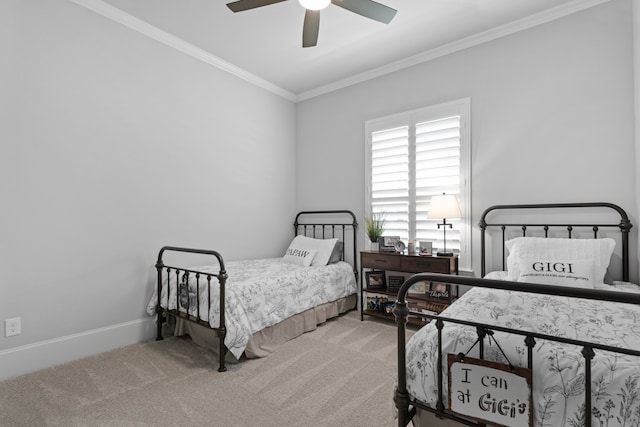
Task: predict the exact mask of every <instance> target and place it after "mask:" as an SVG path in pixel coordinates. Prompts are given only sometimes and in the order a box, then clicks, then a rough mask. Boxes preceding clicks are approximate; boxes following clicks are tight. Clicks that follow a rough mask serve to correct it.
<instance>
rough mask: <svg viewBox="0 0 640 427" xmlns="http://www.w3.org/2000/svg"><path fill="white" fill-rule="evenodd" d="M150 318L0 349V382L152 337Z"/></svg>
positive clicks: (152, 327)
mask: <svg viewBox="0 0 640 427" xmlns="http://www.w3.org/2000/svg"><path fill="white" fill-rule="evenodd" d="M154 319H155V318H153V317H149V318H144V319H138V320H132V321H130V322H125V323H120V324H117V325H112V326H107V327H104V328H99V329H93V330H90V331H85V332H81V333H78V334H73V335H67V336H64V337H60V338H55V339H51V340H47V341H40V342H37V343H33V344H29V345H24V346H20V347H15V348H11V349H8V350H3V351H0V381H2V380H6V379H9V378H13V377H17V376H19V375H23V374H28V373H30V372H35V371H38V370H40V369H45V368H50V367H52V366H57V365H61V364H63V363H67V362H71V361H73V360H77V359H81V358H83V357H88V356H93V355H96V354H99V353H104V352H105V351H109V350H113V349H116V348H120V347H124V346H127V345H131V344H135V343H138V342H141V341H146V340H150V339H153V338H154V337H155V322H154Z"/></svg>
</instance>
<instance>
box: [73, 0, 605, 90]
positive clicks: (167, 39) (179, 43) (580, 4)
mask: <svg viewBox="0 0 640 427" xmlns="http://www.w3.org/2000/svg"><path fill="white" fill-rule="evenodd" d="M70 1H72V2H73V3H76V4H78V5H80V6H82V7H85V8H87V9H89V10H91V11H93V12H95V13H98V14H100V15H102V16H104V17H106V18H109V19H111V20H113V21H115V22H117V23H119V24H121V25H124V26H125V27H128V28H130V29H132V30H134V31H137V32H139V33H140V34H143V35H145V36H147V37H149V38H152V39H154V40H157V41H159V42H161V43H163V44H165V45H167V46H169V47H172V48H174V49H176V50H179V51H180V52H183V53H185V54H187V55H189V56H192V57H193V58H196V59H199V60H201V61H203V62H205V63H207V64H209V65H212V66H214V67H216V68H219V69H221V70H223V71H226V72H228V73H229V74H232V75H234V76H236V77H238V78H240V79H242V80H245V81H247V82H249V83H251V84H253V85H255V86H258V87H260V88H262V89H265V90H267V91H269V92H272V93H274V94H276V95H278V96H281V97H283V98H285V99H287V100H289V101H292V102H300V101H304V100H307V99H311V98H315V97H317V96H320V95H324V94H327V93H330V92H334V91H336V90H340V89H344V88H346V87H349V86H353V85H356V84H359V83H362V82H365V81H367V80H371V79H375V78H378V77H381V76H384V75H387V74H390V73H394V72H397V71H400V70H403V69H405V68H409V67H413V66H414V65H418V64H422V63H424V62H428V61H431V60H433V59H436V58H440V57H442V56H445V55H449V54H452V53H455V52H459V51H461V50H464V49H467V48H469V47H473V46H477V45H480V44H483V43H487V42H490V41H493V40H496V39H499V38H501V37H505V36H508V35H511V34H514V33H517V32H520V31H523V30H527V29H529V28H533V27H536V26H538V25H542V24H546V23H548V22H551V21H555V20H557V19H560V18H563V17H565V16H568V15H571V14H574V13H576V12H580V11H582V10H585V9H589V8H591V7H594V6H598V5H600V4H603V3H607V2H609V1H611V0H574V1H572V2H569V3H565V4H563V5H560V6H557V7H554V8H551V9H548V10H545V11H542V12H539V13H537V14H534V15H531V16H528V17H526V18H523V19H520V20H517V21H514V22H511V23H508V24H505V25H501V26H499V27H496V28H492V29H490V30H487V31H483V32H481V33H478V34H475V35H473V36H470V37H465V38H463V39H460V40H457V41H455V42H452V43H448V44H446V45H442V46H439V47H437V48H435V49H430V50H428V51H425V52H422V53H419V54H417V55H414V56H410V57H408V58H405V59H402V60H400V61H396V62H392V63H390V64H387V65H383V66H381V67H378V68H374V69H372V70H369V71H366V72H364V73H360V74H356V75H354V76H351V77H348V78H346V79H341V80H338V81H335V82H333V83H329V84H327V85H324V86H320V87H317V88H314V89H311V90H308V91H305V92H301V93H299V94H295V93H292V92H289V91H288V90H286V89H283V88H281V87H280V86H277V85H275V84H274V83H271V82H269V81H267V80H265V79H263V78H261V77H259V76H257V75H255V74H252V73H250V72H248V71H246V70H244V69H242V68H240V67H237V66H235V65H233V64H231V63H229V62H227V61H224V60H223V59H220V58H218V57H217V56H215V55H212V54H211V53H209V52H207V51H205V50H203V49H200V48H199V47H197V46H194V45H192V44H191V43H188V42H186V41H184V40H182V39H180V38H178V37H176V36H174V35H172V34H169V33H167V32H166V31H164V30H161V29H159V28H157V27H155V26H153V25H151V24H149V23H148V22H146V21H143V20H141V19H139V18H136V17H135V16H133V15H130V14H128V13H126V12H124V11H122V10H121V9H118V8H116V7H114V6H111V5H109V4H107V3H105V2H104V1H102V0H70Z"/></svg>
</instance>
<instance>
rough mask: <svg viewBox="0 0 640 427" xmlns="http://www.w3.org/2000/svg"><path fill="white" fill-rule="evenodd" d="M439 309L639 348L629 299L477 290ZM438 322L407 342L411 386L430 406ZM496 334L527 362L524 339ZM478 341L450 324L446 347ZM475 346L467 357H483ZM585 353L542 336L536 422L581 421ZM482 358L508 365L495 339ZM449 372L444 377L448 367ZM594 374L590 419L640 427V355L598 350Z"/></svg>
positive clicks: (518, 360)
mask: <svg viewBox="0 0 640 427" xmlns="http://www.w3.org/2000/svg"><path fill="white" fill-rule="evenodd" d="M625 290H626V291H628V290H627V289H625ZM442 315H443V316H447V317H452V318H457V319H465V320H471V321H476V322H480V323H485V324H489V325H502V326H506V327H511V328H514V329H520V330H526V331H537V332H541V333H546V334H549V335H554V336H561V337H567V338H571V339H577V340H584V341H589V342H596V343H600V344H607V345H611V346H615V347H624V348H630V349H635V350H640V307H638V306H635V305H631V304H619V303H610V302H604V301H589V300H581V299H573V298H565V297H556V296H549V295H535V294H524V293H518V292H511V291H503V290H493V289H486V288H485V289H483V288H473V289H471V290H470V291H469V292H467V293H465V294H464V295H463V296H462V297H461V298H460V299H459V300H458V301H456V302H455V303H454V304H452V305H451V306H450V307H449V308H448V309H447V310H445V311H444V312H443V313H442ZM434 323H435V322H432V323H430V324H428V325H426V326H425V327H423V328H422V329H421V330H419V331H418V332H416V333H415V334H414V335H413V336H412V337H411V339H410V341H409V342H408V343H407V387H408V390H409V393H410V395H411V396H412V397H414V398H416V399H418V400H420V401H422V402H424V403H427V404H435V402H436V399H437V375H436V371H437V360H436V355H437V333H436V328H435V324H434ZM495 338H496V340H497V342H498V344H500V346H501V347H502V349H503V350H504V351H505V353H506V355H507V357H508V359H509V360H510V361H511V363H512V364H513V365H516V366H522V367H526V364H527V348H526V346H525V344H524V337H522V336H519V335H512V334H505V333H498V332H496V333H495ZM476 339H477V335H476V332H475V328H470V327H465V326H462V325H454V324H447V323H446V322H445V327H444V329H443V352H444V354H446V353H459V352H463V353H466V352H467V351H468V349H469V348H470V347H471V346H472V345H473V343H474V342H475V341H476ZM486 342H487V341H486V340H485V343H486ZM477 348H478V346H477V345H476V346H475V347H474V348H473V350H472V351H471V352H470V353H469V354H468V355H469V356H470V357H478V351H477ZM580 351H581V348H578V347H576V346H568V345H564V344H559V343H554V342H551V341H541V340H537V343H536V346H535V347H534V355H533V357H534V361H533V366H534V369H533V410H534V425H535V426H538V427H544V426H553V427H565V426H569V427H576V426H582V425H584V418H585V415H586V414H585V412H586V411H585V408H584V386H585V376H584V358H583V356H582V354H581V353H580ZM485 359H487V360H494V361H497V362H500V363H507V362H506V361H505V359H504V356H503V355H502V354H501V352H500V350H499V349H498V348H497V346H496V345H495V344H493V345H491V346H489V345H485ZM444 365H445V366H444V369H445V370H446V369H447V367H446V363H445V364H444ZM444 375H445V378H446V375H447V373H446V372H445V373H444ZM591 379H592V405H593V408H591V413H592V425H594V426H607V427H617V426H623V427H632V426H633V427H637V426H640V358H638V357H631V356H625V355H619V354H617V355H616V354H613V353H608V352H603V351H598V350H596V356H595V358H594V359H593V360H592V377H591ZM446 382H447V381H445V384H444V387H445V392H444V396H445V399H446V396H447V395H448V390H446V387H447V384H446ZM447 404H448V403H447V402H445V405H447Z"/></svg>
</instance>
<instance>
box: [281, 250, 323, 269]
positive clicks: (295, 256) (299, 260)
mask: <svg viewBox="0 0 640 427" xmlns="http://www.w3.org/2000/svg"><path fill="white" fill-rule="evenodd" d="M317 253H318V251H317V250H315V249H296V248H291V247H289V248H288V249H287V252H286V253H285V254H284V257H283V259H284V260H285V261H287V262H290V263H291V264H296V265H302V266H304V267H309V266H310V265H311V262H312V261H313V258H314V257H315V256H316V254H317Z"/></svg>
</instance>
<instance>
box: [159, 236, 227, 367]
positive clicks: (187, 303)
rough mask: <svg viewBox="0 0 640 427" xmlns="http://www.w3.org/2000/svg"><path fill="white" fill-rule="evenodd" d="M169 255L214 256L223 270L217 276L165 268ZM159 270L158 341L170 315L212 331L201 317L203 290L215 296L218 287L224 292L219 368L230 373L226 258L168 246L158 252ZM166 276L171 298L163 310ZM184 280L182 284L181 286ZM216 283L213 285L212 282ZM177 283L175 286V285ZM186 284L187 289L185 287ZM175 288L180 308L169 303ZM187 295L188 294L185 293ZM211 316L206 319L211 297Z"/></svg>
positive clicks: (201, 251)
mask: <svg viewBox="0 0 640 427" xmlns="http://www.w3.org/2000/svg"><path fill="white" fill-rule="evenodd" d="M165 252H183V253H191V254H200V255H211V256H214V257H215V258H216V260H217V262H218V265H219V266H220V270H219V271H218V273H217V274H213V273H205V272H200V271H196V270H190V269H188V268H183V267H173V266H168V265H165V264H164V262H163V260H162V257H163V255H164V254H165ZM156 270H157V272H158V283H157V286H158V288H157V292H158V299H157V303H156V315H157V322H156V327H157V335H156V340H161V339H162V338H163V337H162V325H163V324H164V321H165V320H166V319H167V316H174V317H175V318H182V319H185V320H188V321H190V322H193V323H196V324H199V325H203V326H206V327H207V328H211V326H210V325H209V322H208V321H207V320H202V318H201V316H200V290H201V286H206V287H207V295H208V296H210V295H211V286H212V285H213V286H216V283H215V282H216V280H214V279H217V282H218V284H217V286H219V289H220V325H219V326H218V327H217V328H213V329H214V330H216V331H217V333H218V338H219V341H220V343H219V345H220V353H219V359H220V360H219V366H218V371H219V372H224V371H226V370H227V368H226V366H225V357H226V353H227V348H226V346H225V345H224V339H225V336H226V333H227V330H226V324H225V284H226V281H227V272H226V269H225V266H224V260H223V259H222V255H220V254H219V253H218V252H216V251H211V250H206V249H191V248H179V247H175V246H165V247H163V248H162V249H160V252H159V253H158V261H157V262H156ZM163 274H166V278H167V295H166V308H165V307H162V304H161V301H160V298H161V295H162V282H163ZM190 275H193V276H194V277H195V280H196V296H195V300H194V301H192V299H191V298H190V295H189V281H188V280H189V277H190ZM181 281H182V283H181ZM212 282H213V283H212ZM172 283H173V284H172ZM182 284H184V286H181V285H182ZM172 287H175V290H176V308H175V309H170V308H169V307H170V305H169V300H170V295H171V289H172ZM183 292H184V294H183ZM207 299H208V300H207V304H206V306H207V313H206V319H209V318H210V316H209V313H210V312H211V310H212V307H211V299H210V298H207ZM181 303H182V304H183V306H184V308H185V311H182V310H180V305H181ZM194 304H195V307H196V315H195V316H194V315H191V314H190V313H191V310H190V308H191V307H192V306H193V305H194Z"/></svg>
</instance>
